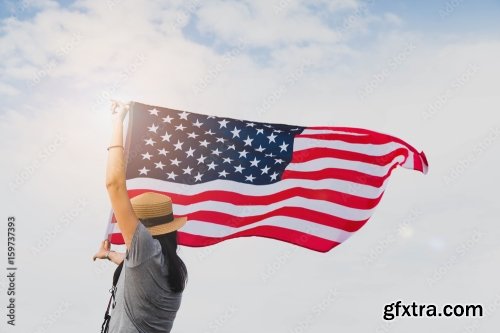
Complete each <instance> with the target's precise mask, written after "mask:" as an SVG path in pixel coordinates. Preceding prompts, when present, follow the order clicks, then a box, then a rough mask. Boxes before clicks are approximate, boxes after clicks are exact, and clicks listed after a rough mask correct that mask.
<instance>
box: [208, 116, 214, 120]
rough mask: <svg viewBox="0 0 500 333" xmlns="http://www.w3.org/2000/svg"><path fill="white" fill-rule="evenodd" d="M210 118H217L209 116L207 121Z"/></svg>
mask: <svg viewBox="0 0 500 333" xmlns="http://www.w3.org/2000/svg"><path fill="white" fill-rule="evenodd" d="M210 118H215V117H214V116H207V119H210Z"/></svg>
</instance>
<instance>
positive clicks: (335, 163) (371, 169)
mask: <svg viewBox="0 0 500 333" xmlns="http://www.w3.org/2000/svg"><path fill="white" fill-rule="evenodd" d="M404 159H405V157H404V156H403V155H398V156H396V157H395V158H394V159H393V160H392V161H391V163H390V164H388V165H385V166H380V165H376V164H371V163H365V162H361V161H351V160H344V159H339V158H333V157H322V158H316V159H314V160H310V161H307V162H301V163H290V164H289V165H288V166H287V167H286V169H285V170H293V171H318V170H323V169H325V168H339V169H346V170H353V171H358V172H362V173H365V174H367V175H371V176H385V175H386V174H387V172H388V171H389V169H390V168H392V167H393V166H394V164H396V163H400V162H403V161H404Z"/></svg>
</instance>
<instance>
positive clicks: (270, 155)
mask: <svg viewBox="0 0 500 333" xmlns="http://www.w3.org/2000/svg"><path fill="white" fill-rule="evenodd" d="M266 157H274V154H273V153H269V154H266Z"/></svg>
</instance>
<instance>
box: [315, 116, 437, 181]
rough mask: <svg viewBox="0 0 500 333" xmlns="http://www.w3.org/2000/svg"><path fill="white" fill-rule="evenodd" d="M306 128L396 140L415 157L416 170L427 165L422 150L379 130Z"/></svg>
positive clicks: (329, 127) (331, 127) (332, 127)
mask: <svg viewBox="0 0 500 333" xmlns="http://www.w3.org/2000/svg"><path fill="white" fill-rule="evenodd" d="M307 129H311V130H316V129H321V130H325V129H326V130H334V131H342V132H349V133H357V134H366V135H370V136H373V137H376V138H386V139H389V140H391V141H393V142H397V143H400V144H402V145H403V146H405V147H407V148H408V150H410V151H411V152H412V153H413V154H414V156H415V158H414V169H415V170H417V171H423V166H422V163H424V164H425V165H426V167H428V166H429V163H428V162H427V158H426V156H425V154H424V152H423V151H422V152H419V151H418V150H417V149H415V147H413V146H412V145H410V144H409V143H407V142H405V141H403V140H402V139H400V138H397V137H395V136H392V135H389V134H385V133H380V132H375V131H371V130H367V129H365V128H359V127H335V126H310V127H307Z"/></svg>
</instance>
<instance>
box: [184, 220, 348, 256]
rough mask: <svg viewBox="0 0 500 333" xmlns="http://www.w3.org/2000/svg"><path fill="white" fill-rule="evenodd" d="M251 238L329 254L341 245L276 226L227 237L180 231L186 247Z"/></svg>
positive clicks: (249, 230)
mask: <svg viewBox="0 0 500 333" xmlns="http://www.w3.org/2000/svg"><path fill="white" fill-rule="evenodd" d="M249 236H260V237H266V238H272V239H277V240H280V241H285V242H288V243H291V244H295V245H299V246H302V247H305V248H308V249H310V250H314V251H318V252H328V251H330V250H331V249H332V248H334V247H335V246H337V245H339V244H340V243H338V242H334V241H330V240H327V239H324V238H320V237H316V236H313V235H310V234H305V233H302V232H299V231H294V230H290V229H286V228H281V227H275V226H258V227H255V228H252V229H247V230H243V231H240V232H237V233H234V234H231V235H228V236H225V237H207V236H199V235H193V234H189V233H185V232H182V231H179V233H178V242H179V244H181V245H185V246H191V247H202V246H209V245H213V244H217V243H220V242H222V241H224V240H227V239H231V238H236V237H249Z"/></svg>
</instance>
